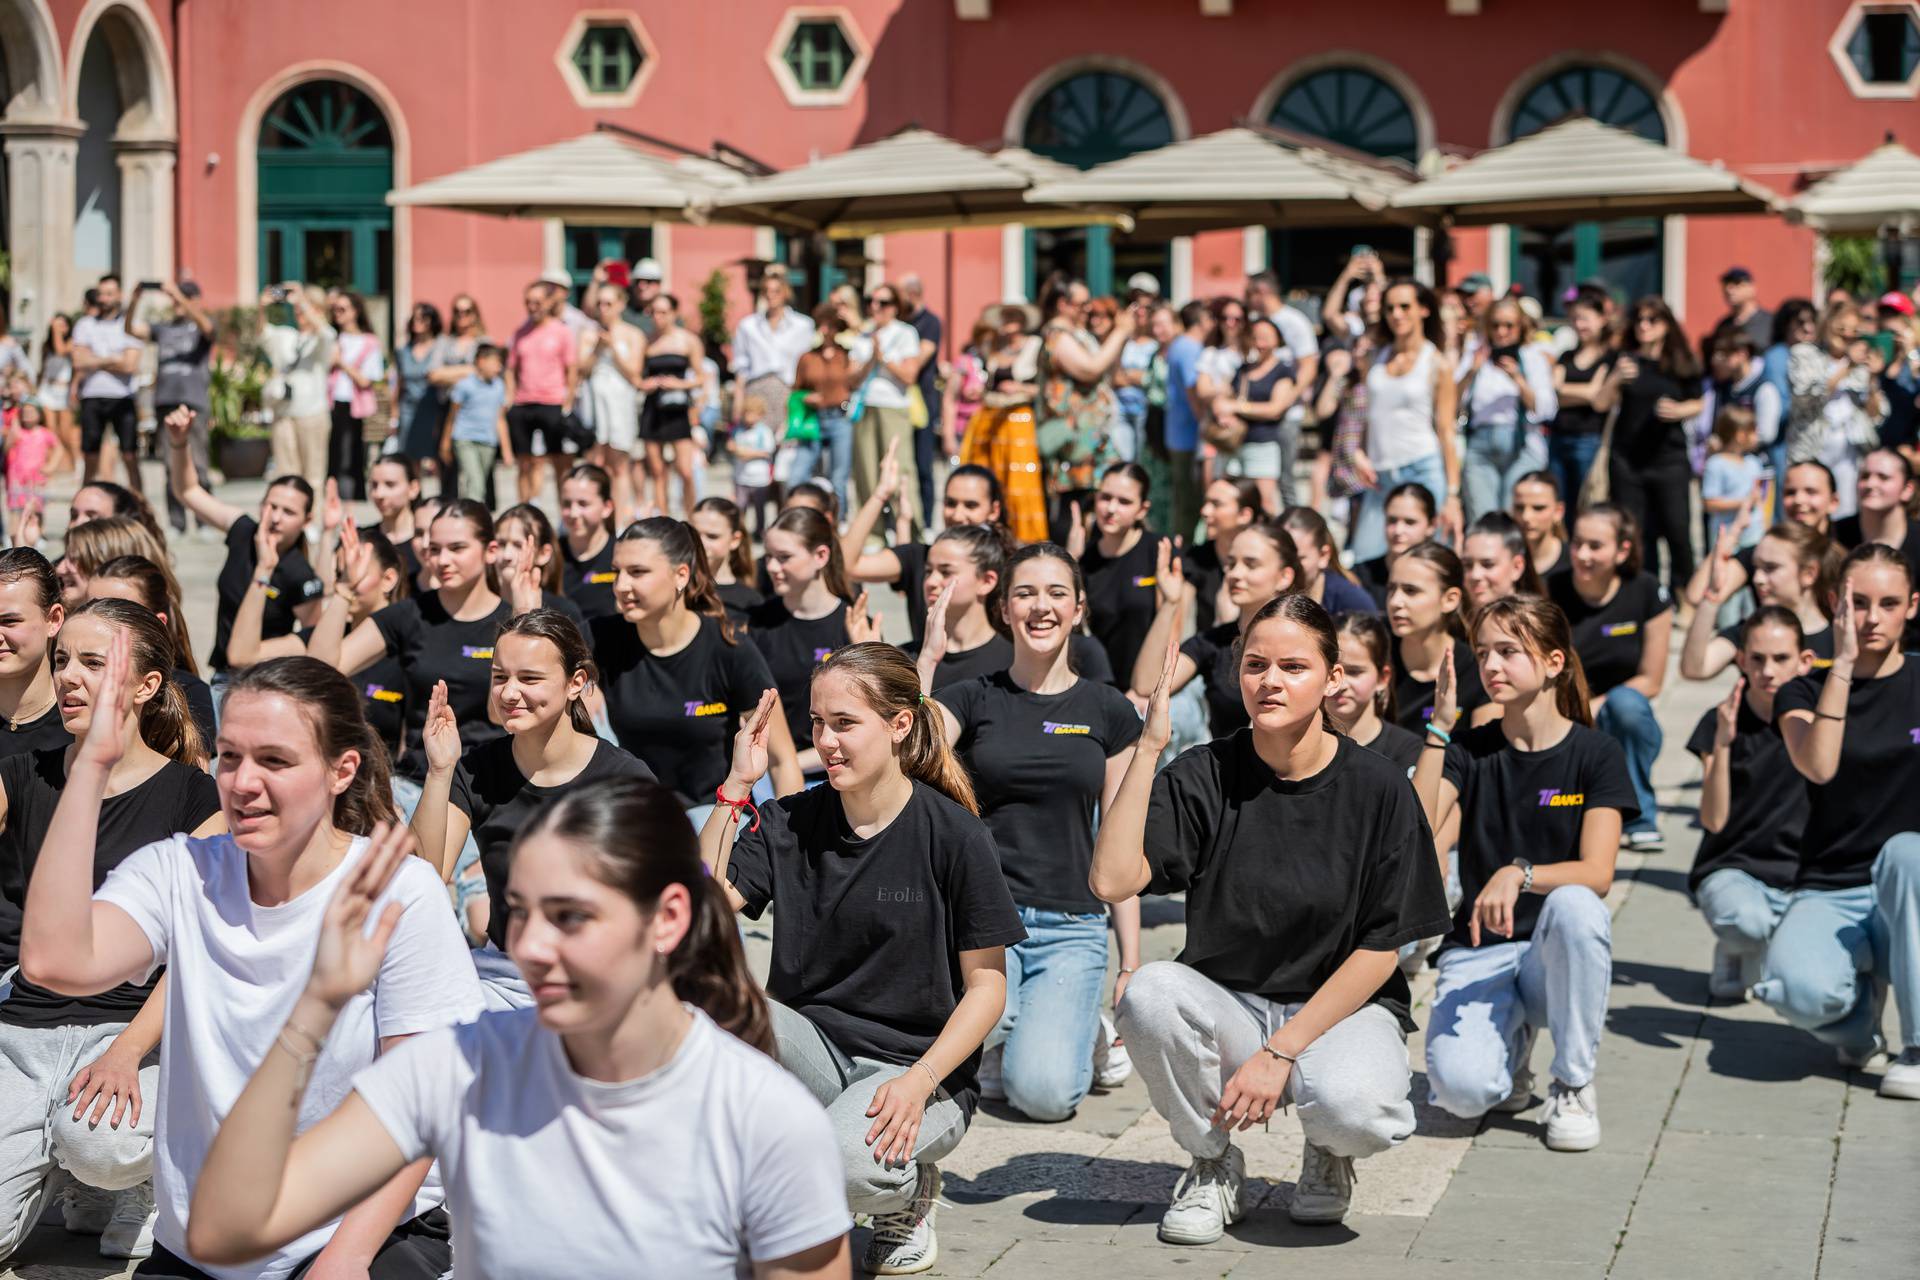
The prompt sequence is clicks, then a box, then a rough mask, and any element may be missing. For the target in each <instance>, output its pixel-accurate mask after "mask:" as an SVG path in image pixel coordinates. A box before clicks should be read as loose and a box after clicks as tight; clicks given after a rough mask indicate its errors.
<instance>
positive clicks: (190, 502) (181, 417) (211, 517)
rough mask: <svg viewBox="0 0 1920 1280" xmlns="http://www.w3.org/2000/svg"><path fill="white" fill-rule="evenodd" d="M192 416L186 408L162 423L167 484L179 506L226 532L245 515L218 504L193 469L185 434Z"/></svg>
mask: <svg viewBox="0 0 1920 1280" xmlns="http://www.w3.org/2000/svg"><path fill="white" fill-rule="evenodd" d="M194 416H195V415H194V412H193V410H192V409H189V408H187V407H186V406H185V405H181V406H180V407H178V408H176V409H175V410H174V411H173V412H172V413H170V414H168V415H167V420H166V423H165V424H164V425H165V427H166V431H167V481H168V484H169V485H170V486H171V487H172V489H173V496H174V497H176V498H178V499H180V505H181V506H183V507H185V508H186V509H187V510H189V511H191V512H193V514H194V515H196V516H198V517H200V519H201V520H203V521H205V522H206V523H207V524H210V525H212V526H213V527H214V528H216V529H218V530H220V532H222V533H225V532H226V531H227V530H229V529H231V528H233V525H234V522H235V521H236V520H238V519H239V518H240V517H241V516H243V515H245V514H247V513H246V512H244V511H242V510H241V509H240V508H239V507H234V506H229V505H227V504H226V503H224V502H222V501H220V499H218V498H216V497H214V496H213V495H212V494H210V493H208V492H207V491H206V489H205V487H204V486H202V485H201V483H200V476H199V474H198V473H197V472H195V471H194V469H193V459H192V458H190V457H189V456H188V454H187V432H188V431H189V430H190V429H191V428H192V426H193V419H194Z"/></svg>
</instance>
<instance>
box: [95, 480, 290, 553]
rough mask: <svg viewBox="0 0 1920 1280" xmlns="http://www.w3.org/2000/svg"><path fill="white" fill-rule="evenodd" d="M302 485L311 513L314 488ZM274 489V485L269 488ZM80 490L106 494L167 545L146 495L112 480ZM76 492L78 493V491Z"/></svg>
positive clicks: (119, 510)
mask: <svg viewBox="0 0 1920 1280" xmlns="http://www.w3.org/2000/svg"><path fill="white" fill-rule="evenodd" d="M295 479H299V477H297V476H289V477H286V478H285V479H281V480H277V481H275V482H274V483H275V484H285V483H287V481H288V480H295ZM300 485H301V490H302V492H304V493H305V494H306V495H307V510H309V511H311V510H313V487H312V486H311V485H309V484H307V482H306V481H305V480H301V481H300ZM272 487H273V486H272V485H269V486H268V488H272ZM80 488H81V489H98V490H99V491H100V492H101V493H104V494H106V495H107V497H108V498H110V499H112V500H113V514H114V515H116V516H127V517H129V518H131V519H134V520H138V521H139V522H140V523H141V524H142V525H144V526H145V527H146V530H147V532H148V533H150V534H152V535H153V540H154V541H155V542H157V543H159V544H160V545H161V546H163V547H164V546H166V545H167V535H166V534H165V533H164V532H162V530H161V528H160V521H159V520H158V519H157V518H156V517H155V516H154V514H153V504H152V503H150V502H148V501H147V497H146V495H145V494H143V493H135V492H134V491H133V490H131V489H129V488H127V487H126V486H125V485H123V484H115V483H114V482H113V481H111V480H89V481H87V482H86V483H85V484H83V485H81V486H80ZM75 492H76V493H77V492H78V490H76V491H75ZM76 527H77V526H76Z"/></svg>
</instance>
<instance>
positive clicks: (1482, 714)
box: [1387, 542, 1500, 733]
mask: <svg viewBox="0 0 1920 1280" xmlns="http://www.w3.org/2000/svg"><path fill="white" fill-rule="evenodd" d="M1465 585H1466V575H1465V572H1464V571H1463V570H1462V569H1461V567H1460V557H1459V556H1456V555H1454V554H1453V552H1451V551H1449V550H1448V549H1447V548H1445V547H1443V546H1441V545H1440V544H1439V543H1437V542H1422V543H1418V544H1417V545H1415V546H1412V547H1409V548H1407V550H1406V551H1405V552H1403V553H1402V554H1401V555H1400V557H1399V558H1398V559H1397V560H1395V561H1394V562H1393V568H1392V569H1391V570H1389V571H1388V586H1387V626H1388V627H1389V628H1390V629H1391V630H1392V631H1393V672H1394V675H1393V684H1394V689H1393V697H1394V716H1395V719H1396V720H1397V722H1398V723H1399V725H1400V727H1401V728H1402V729H1405V730H1407V731H1408V732H1409V733H1420V732H1422V731H1423V730H1424V729H1425V728H1426V725H1427V718H1428V717H1429V716H1431V715H1432V714H1433V699H1434V686H1435V682H1436V681H1437V680H1438V679H1439V672H1440V668H1441V667H1443V666H1445V665H1446V664H1447V663H1448V662H1449V661H1451V662H1453V666H1452V668H1451V674H1452V676H1453V679H1454V688H1455V689H1456V690H1458V693H1457V695H1456V698H1455V700H1456V702H1457V703H1458V704H1459V706H1460V709H1461V711H1462V712H1464V713H1465V714H1466V715H1467V716H1468V718H1469V719H1470V720H1471V721H1472V722H1473V723H1475V724H1485V723H1486V722H1487V721H1488V720H1493V719H1498V718H1499V715H1500V709H1499V708H1498V707H1497V706H1494V705H1493V704H1492V703H1489V702H1488V701H1487V695H1486V694H1485V692H1483V691H1482V690H1481V688H1480V673H1479V671H1477V670H1476V669H1475V668H1474V666H1473V663H1471V662H1469V661H1467V659H1466V646H1465V644H1464V643H1462V644H1461V645H1460V646H1459V648H1458V649H1457V650H1455V651H1454V652H1455V653H1456V655H1457V656H1456V658H1454V659H1450V658H1449V657H1448V656H1447V655H1448V653H1449V646H1451V645H1452V644H1453V642H1454V641H1455V640H1462V641H1464V639H1465V636H1466V626H1465V623H1464V621H1463V618H1462V615H1463V614H1464V612H1465V610H1466V600H1465V594H1466V593H1465Z"/></svg>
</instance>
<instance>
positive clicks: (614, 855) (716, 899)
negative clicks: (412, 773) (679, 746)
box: [189, 778, 849, 1280]
mask: <svg viewBox="0 0 1920 1280" xmlns="http://www.w3.org/2000/svg"><path fill="white" fill-rule="evenodd" d="M407 845H408V841H407V838H406V835H405V833H404V832H402V831H400V830H397V829H396V830H393V831H389V832H387V833H385V835H384V837H382V838H380V839H377V840H376V841H375V845H374V852H373V854H372V855H370V856H369V857H368V858H367V859H366V860H365V861H364V862H363V863H362V864H361V865H360V867H359V869H358V870H357V871H356V873H355V875H354V876H353V878H352V880H351V881H350V882H349V883H348V884H347V885H346V886H345V887H344V889H343V890H342V891H341V893H340V894H339V896H338V897H337V898H336V899H335V900H334V902H333V904H332V906H331V907H330V908H329V909H328V912H327V920H326V924H325V927H324V928H323V929H322V930H321V933H320V937H319V940H318V947H317V949H316V950H315V952H314V956H313V970H312V976H311V977H310V978H308V980H307V983H306V991H305V993H304V994H303V995H302V996H301V998H300V1000H299V1002H298V1003H297V1004H296V1005H295V1006H294V1007H293V1011H292V1014H291V1016H289V1017H288V1018H287V1019H286V1024H285V1029H284V1030H282V1031H281V1032H280V1038H279V1041H278V1043H279V1044H280V1046H281V1047H282V1051H281V1052H279V1053H274V1054H270V1055H269V1056H268V1057H267V1060H266V1061H265V1062H264V1063H263V1064H262V1065H261V1067H260V1069H259V1071H258V1072H257V1073H255V1075H254V1077H253V1081H252V1083H251V1084H249V1085H248V1086H247V1088H246V1091H245V1092H244V1093H243V1094H242V1095H241V1097H240V1100H239V1101H238V1102H237V1103H236V1104H235V1105H234V1108H233V1111H232V1113H231V1114H230V1115H229V1117H228V1123H227V1124H226V1125H224V1126H223V1127H222V1128H221V1130H220V1136H219V1138H218V1140H217V1141H216V1142H215V1143H214V1146H213V1150H212V1152H211V1153H210V1154H209V1155H208V1158H207V1164H206V1167H205V1169H204V1171H203V1172H202V1174H201V1178H200V1183H199V1187H198V1189H197V1190H198V1194H197V1195H196V1197H195V1200H194V1205H193V1218H192V1226H191V1228H190V1230H189V1237H190V1239H191V1240H192V1241H193V1244H194V1246H195V1247H196V1249H198V1250H199V1251H200V1252H201V1253H202V1254H203V1255H206V1256H212V1257H219V1258H230V1259H238V1258H244V1257H248V1256H250V1255H253V1254H256V1253H259V1252H260V1251H261V1250H263V1249H268V1248H272V1247H274V1246H275V1245H276V1244H278V1243H279V1242H281V1241H284V1240H287V1239H290V1238H292V1237H294V1236H296V1235H298V1234H299V1233H300V1232H302V1231H304V1230H306V1229H308V1228H309V1227H311V1226H312V1225H313V1224H314V1223H317V1222H323V1221H325V1220H326V1219H327V1218H328V1217H329V1216H330V1215H332V1214H335V1213H338V1212H339V1211H340V1209H341V1207H342V1206H344V1205H349V1204H352V1203H354V1202H355V1201H356V1200H358V1199H359V1198H360V1197H361V1196H364V1195H366V1194H367V1193H368V1191H370V1190H371V1189H372V1188H374V1187H377V1186H379V1185H380V1184H381V1183H382V1182H383V1181H384V1180H386V1179H388V1178H391V1177H392V1176H394V1174H395V1173H396V1172H397V1171H398V1170H400V1169H402V1168H403V1167H406V1166H407V1163H408V1161H417V1160H420V1159H421V1158H423V1157H425V1156H434V1157H437V1158H438V1160H439V1162H440V1170H441V1172H442V1174H443V1176H444V1177H445V1179H446V1185H447V1195H448V1199H449V1200H450V1202H451V1210H452V1217H453V1222H454V1231H455V1249H454V1258H455V1270H454V1275H455V1276H456V1277H460V1278H461V1280H467V1278H469V1277H483V1276H484V1277H499V1278H504V1277H529V1278H532V1277H549V1276H585V1275H612V1274H620V1275H636V1276H674V1277H677V1278H678V1277H686V1278H687V1280H731V1278H732V1277H734V1276H736V1275H747V1274H749V1271H748V1266H749V1264H750V1265H751V1272H750V1274H752V1275H753V1276H755V1277H761V1278H770V1277H779V1278H780V1280H800V1278H801V1277H808V1276H817V1277H827V1276H838V1277H844V1276H846V1275H847V1274H848V1261H847V1239H846V1237H847V1228H848V1225H849V1220H848V1215H847V1203H846V1196H845V1193H844V1191H843V1189H842V1185H841V1175H840V1156H839V1150H838V1148H837V1147H836V1145H835V1143H834V1137H833V1132H832V1130H831V1129H830V1128H829V1127H828V1124H827V1117H826V1113H825V1112H824V1111H823V1110H822V1109H821V1107H820V1104H819V1103H817V1102H815V1101H814V1100H813V1099H812V1098H811V1097H809V1096H808V1094H807V1091H806V1089H805V1088H804V1087H803V1086H802V1085H801V1084H800V1082H799V1081H798V1080H796V1079H794V1078H793V1077H792V1076H790V1075H788V1074H787V1073H786V1072H785V1071H783V1070H782V1069H781V1068H780V1067H779V1066H778V1065H777V1064H776V1063H775V1062H774V1061H773V1059H772V1058H770V1057H768V1056H766V1053H764V1052H762V1051H763V1050H769V1049H771V1048H772V1045H773V1023H772V1019H771V1017H770V1014H769V1010H768V1006H767V1001H766V997H765V996H764V995H762V994H761V992H760V989H759V987H758V986H756V985H755V984H754V981H753V979H752V977H751V976H750V974H749V973H748V970H747V965H746V957H745V955H744V954H743V953H742V951H741V949H740V942H739V935H738V933H737V931H736V930H735V928H734V924H733V921H732V920H731V918H730V912H729V910H728V908H727V903H726V899H725V898H724V897H723V896H722V892H721V890H720V889H719V888H718V887H717V885H716V883H715V882H714V881H713V880H710V879H709V878H708V877H707V875H706V874H705V871H704V870H703V868H702V867H701V865H700V855H699V851H698V846H697V845H696V844H695V842H694V836H693V828H692V827H691V826H689V825H688V823H687V819H686V817H685V816H684V814H682V812H681V805H680V801H679V800H678V798H677V797H676V796H675V795H674V793H673V792H671V791H669V790H668V789H666V788H665V787H663V786H661V785H659V784H658V783H656V782H653V781H652V780H650V779H644V780H643V779H638V778H619V779H609V780H606V781H603V782H601V783H598V784H595V785H593V786H590V787H582V788H579V789H577V790H572V791H568V792H566V793H565V794H564V795H562V796H560V797H559V798H558V799H556V800H554V801H552V802H550V803H549V804H548V805H547V806H546V807H545V808H543V809H541V810H540V811H539V812H538V813H537V814H536V815H535V816H534V817H533V819H532V820H531V821H530V822H529V823H528V824H527V826H526V828H525V829H524V830H523V831H522V832H521V834H520V836H519V838H518V839H517V840H516V841H515V842H514V847H513V855H512V870H511V873H510V877H509V881H508V885H507V892H506V900H507V919H508V924H507V949H508V951H509V953H510V954H511V955H512V956H513V959H514V961H515V963H517V964H518V965H519V966H520V970H521V972H522V973H523V974H524V975H525V977H526V979H527V982H528V984H529V985H530V986H531V987H532V989H533V994H534V998H535V1000H536V1002H537V1003H536V1007H534V1008H531V1009H520V1010H515V1011H513V1012H507V1013H489V1014H486V1015H484V1016H482V1017H481V1018H480V1019H479V1021H477V1022H471V1023H468V1024H467V1025H465V1026H461V1027H452V1028H448V1029H444V1030H441V1031H436V1032H434V1033H432V1034H430V1035H425V1036H422V1037H420V1038H419V1039H418V1040H416V1041H414V1042H413V1043H412V1044H409V1045H407V1046H406V1047H405V1048H404V1049H403V1050H401V1051H400V1052H398V1053H395V1054H393V1055H391V1056H389V1057H386V1058H383V1059H381V1060H380V1061H379V1062H377V1063H375V1064H374V1065H373V1066H371V1067H369V1068H367V1069H365V1070H363V1071H361V1072H360V1073H359V1074H358V1075H357V1076H356V1077H355V1079H354V1082H353V1090H354V1091H353V1092H352V1093H351V1094H348V1095H347V1096H345V1097H344V1098H343V1099H342V1100H341V1101H340V1105H339V1106H338V1107H337V1108H335V1109H334V1110H333V1112H332V1114H330V1115H328V1116H327V1117H326V1118H325V1119H324V1120H322V1121H320V1123H319V1124H317V1125H315V1126H314V1127H313V1129H311V1130H310V1131H309V1132H307V1133H304V1134H301V1135H299V1136H298V1137H296V1136H295V1125H294V1123H293V1116H294V1113H295V1110H296V1109H297V1108H300V1107H301V1106H302V1105H303V1097H304V1105H306V1106H311V1104H312V1101H313V1099H312V1094H311V1090H309V1089H308V1087H307V1075H308V1070H309V1067H310V1064H311V1062H312V1047H313V1046H314V1045H315V1044H317V1043H320V1042H321V1041H323V1040H325V1039H326V1038H327V1037H328V1030H329V1028H330V1027H332V1026H334V1025H336V1024H335V1019H336V1018H337V1017H338V1016H339V1011H340V1010H341V1009H342V1007H343V1006H350V1004H351V1002H352V1001H353V1000H355V999H358V998H359V994H358V993H359V992H360V991H361V990H362V989H363V988H364V987H365V986H366V985H367V983H368V982H369V981H371V980H373V979H374V978H375V977H376V975H377V974H378V973H379V971H380V969H381V967H382V965H383V963H390V962H391V954H390V953H391V949H392V947H393V946H395V945H397V943H396V942H395V941H394V922H393V919H392V916H391V909H389V911H388V913H387V914H381V913H380V911H379V908H378V902H377V900H378V899H379V898H380V896H381V894H382V890H383V887H384V886H385V885H386V883H387V881H388V880H389V878H391V877H393V876H394V875H395V873H396V869H398V870H401V871H404V870H406V869H407V868H409V867H410V866H412V865H413V864H414V863H415V862H416V861H417V860H416V859H411V858H409V857H408V856H407ZM370 919H372V920H375V921H376V923H375V925H374V928H373V931H372V932H371V934H369V933H368V931H367V923H368V921H369V920H370ZM383 957H384V959H383ZM276 1025H277V1024H276ZM729 1032H731V1033H732V1034H727V1033H729Z"/></svg>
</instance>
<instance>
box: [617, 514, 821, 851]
mask: <svg viewBox="0 0 1920 1280" xmlns="http://www.w3.org/2000/svg"><path fill="white" fill-rule="evenodd" d="M613 568H614V574H615V577H614V582H613V600H614V603H615V604H616V605H617V606H619V609H620V616H619V617H618V618H600V619H597V620H596V621H594V622H593V623H591V624H590V625H589V629H588V632H587V639H588V644H589V645H590V647H591V648H592V649H593V659H594V664H595V665H596V666H597V667H598V668H599V670H600V677H599V684H600V689H601V691H602V693H603V694H604V695H605V697H606V701H607V719H608V722H609V723H610V724H611V725H612V728H613V733H614V737H615V739H616V740H617V741H618V742H619V743H620V745H621V746H622V747H624V748H625V749H626V750H627V751H628V752H629V753H631V754H632V755H634V756H637V757H639V758H640V759H641V760H644V761H645V762H646V764H647V767H648V768H649V769H652V770H653V774H654V776H655V777H656V778H659V779H660V781H662V782H664V783H665V784H666V785H668V786H670V787H672V788H673V789H674V790H675V791H676V792H678V793H679V795H680V799H681V803H683V804H685V805H686V806H687V811H688V815H689V817H691V818H692V820H693V821H694V823H695V824H696V825H698V824H699V823H701V822H704V821H705V820H706V816H707V810H708V809H709V808H710V807H712V805H713V802H714V795H713V793H714V789H715V788H716V787H718V786H719V785H720V784H721V783H722V782H723V781H725V780H726V776H727V759H728V753H729V751H730V750H731V744H732V741H733V735H734V733H735V732H736V731H737V730H738V729H739V727H740V724H741V722H742V719H743V717H745V716H746V715H747V713H748V712H749V711H750V710H752V708H753V707H754V705H755V704H756V703H758V702H759V701H760V695H761V694H762V693H764V692H766V691H767V690H768V689H771V688H773V675H772V673H771V672H769V671H768V670H767V663H766V659H764V658H762V657H761V656H760V651H759V650H758V649H756V648H754V647H753V646H752V645H751V644H749V643H747V642H746V640H745V638H744V637H743V636H742V635H741V634H740V633H739V632H737V631H735V629H734V626H733V624H732V623H731V622H729V621H728V620H727V612H726V608H725V606H723V605H722V604H721V603H720V597H719V596H717V595H715V594H714V590H713V579H712V578H711V577H710V576H709V575H708V573H707V556H706V552H705V551H704V550H703V549H702V548H701V545H700V536H699V535H698V534H697V533H695V532H694V531H693V526H692V525H690V524H687V523H686V522H684V521H681V520H673V519H669V518H668V517H666V516H654V517H651V518H650V519H646V520H637V521H635V522H634V523H633V524H631V525H628V526H627V528H626V529H625V530H623V531H622V532H621V534H620V536H619V537H618V538H617V539H615V540H614V544H613ZM770 732H771V742H772V744H773V752H774V765H773V778H774V781H775V783H777V784H778V790H779V792H780V794H783V795H784V794H787V793H789V792H793V791H798V790H799V789H800V788H801V787H802V786H804V785H805V781H804V779H803V777H802V776H801V773H800V770H799V767H798V766H797V765H796V764H795V763H794V749H793V743H792V741H791V740H790V739H789V737H788V735H787V721H786V717H785V716H784V715H782V716H780V717H779V718H778V723H776V724H775V725H774V726H773V728H772V730H771V731H770ZM768 791H769V794H771V793H772V791H773V788H769V789H768Z"/></svg>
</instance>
